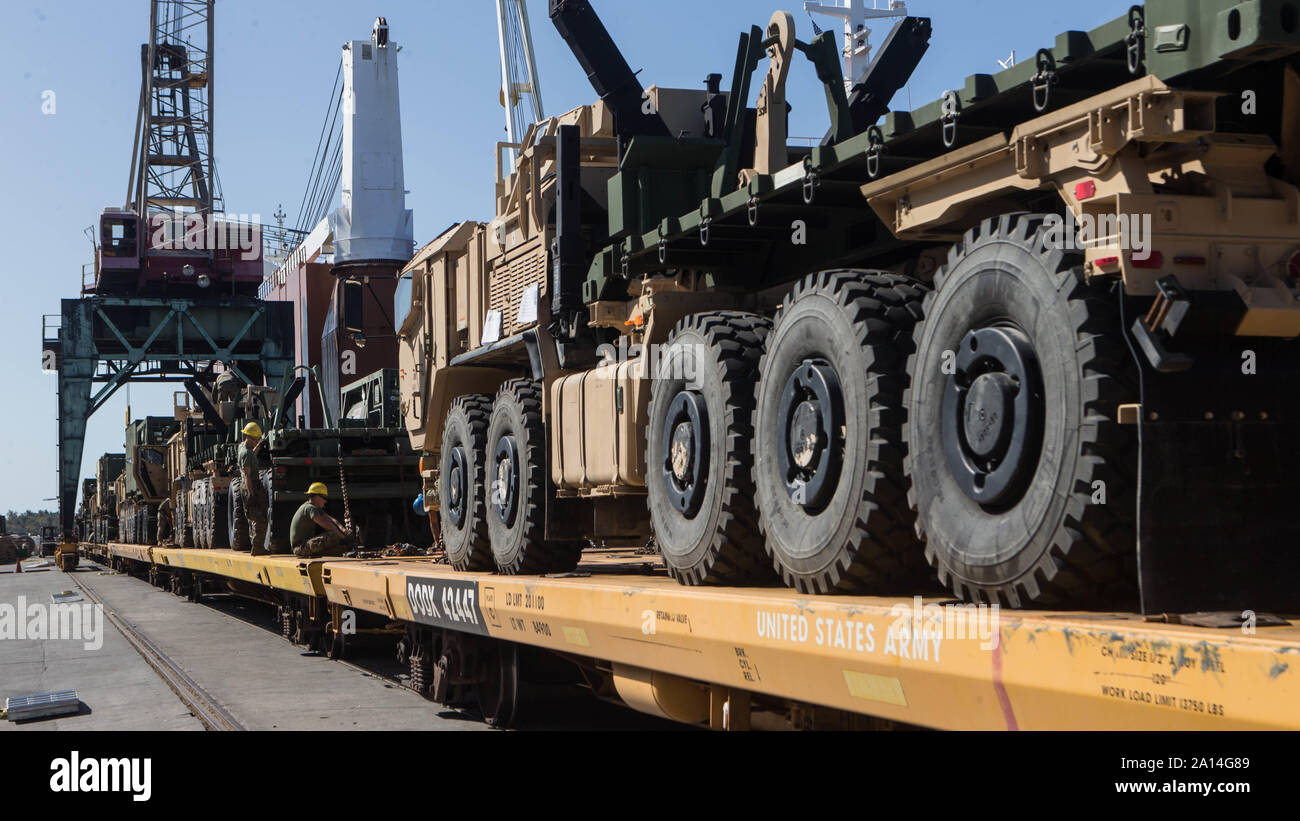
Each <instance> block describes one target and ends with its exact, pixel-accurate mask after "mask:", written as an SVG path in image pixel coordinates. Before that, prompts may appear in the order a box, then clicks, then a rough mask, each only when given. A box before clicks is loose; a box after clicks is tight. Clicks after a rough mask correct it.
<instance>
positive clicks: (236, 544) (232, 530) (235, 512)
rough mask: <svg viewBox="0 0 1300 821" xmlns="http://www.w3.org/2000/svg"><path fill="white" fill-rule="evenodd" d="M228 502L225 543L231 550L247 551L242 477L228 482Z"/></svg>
mask: <svg viewBox="0 0 1300 821" xmlns="http://www.w3.org/2000/svg"><path fill="white" fill-rule="evenodd" d="M227 499H228V500H229V502H228V503H227V505H226V521H225V526H226V543H227V544H229V545H230V549H231V550H240V551H248V550H250V549H251V545H250V544H249V539H248V513H247V512H246V511H245V510H244V478H243V477H242V476H238V477H236V478H235V479H234V480H233V481H231V483H230V495H229V496H228V497H227Z"/></svg>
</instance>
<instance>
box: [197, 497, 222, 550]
mask: <svg viewBox="0 0 1300 821" xmlns="http://www.w3.org/2000/svg"><path fill="white" fill-rule="evenodd" d="M229 504H230V494H217V493H216V492H213V493H212V494H211V495H210V496H209V497H208V501H207V504H205V505H204V506H203V513H202V519H201V521H199V522H196V523H195V526H196V527H200V528H202V529H203V546H204V547H206V548H208V549H210V550H221V549H225V548H227V547H229V546H230V542H229V540H228V539H227V538H226V534H227V530H228V524H227V519H228V517H229V513H228V512H227V510H228V508H227V506H228V505H229Z"/></svg>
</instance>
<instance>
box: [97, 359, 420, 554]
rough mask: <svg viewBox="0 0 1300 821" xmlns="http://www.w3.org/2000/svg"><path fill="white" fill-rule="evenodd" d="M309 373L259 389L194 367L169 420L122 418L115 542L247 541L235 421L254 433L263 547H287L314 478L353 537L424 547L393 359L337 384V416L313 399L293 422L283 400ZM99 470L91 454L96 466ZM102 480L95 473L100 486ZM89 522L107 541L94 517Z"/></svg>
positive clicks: (294, 395) (415, 472) (213, 544)
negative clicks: (308, 420) (264, 517)
mask: <svg viewBox="0 0 1300 821" xmlns="http://www.w3.org/2000/svg"><path fill="white" fill-rule="evenodd" d="M299 370H305V369H299ZM309 372H310V371H309ZM307 382H308V378H307V376H298V377H296V378H292V379H289V380H286V383H285V384H284V385H281V386H278V387H266V386H255V385H245V384H243V383H242V382H241V381H240V380H239V379H238V378H237V377H236V376H235V375H234V374H233V373H223V374H219V375H218V374H211V373H208V374H201V375H199V376H198V377H197V378H195V379H193V380H190V381H188V382H187V383H186V392H185V393H180V392H177V393H176V394H174V395H173V400H172V402H173V407H174V414H173V416H172V417H171V418H167V417H150V418H149V419H146V420H136V421H134V422H132V423H131V424H130V425H129V426H128V427H127V442H128V447H127V457H126V458H127V468H128V469H127V470H126V471H125V472H124V475H123V476H121V477H118V478H117V481H116V489H115V490H114V491H112V494H113V495H115V496H116V497H117V498H119V499H122V500H124V501H123V502H122V503H120V504H119V509H120V512H119V516H120V517H121V519H122V522H123V527H122V536H121V538H122V540H123V541H126V542H128V543H135V544H176V545H179V546H182V547H199V548H227V547H234V548H236V549H241V550H248V549H250V545H249V544H248V540H247V534H248V525H247V521H248V520H247V511H246V509H245V502H244V500H245V494H244V491H243V489H242V487H241V485H242V479H241V478H240V477H239V471H238V468H237V454H238V448H239V443H240V442H241V441H242V439H243V436H242V434H241V433H240V431H241V430H242V428H243V427H244V425H245V424H246V423H248V422H256V423H257V424H258V425H259V426H260V427H261V428H262V429H263V431H264V438H263V444H262V445H261V447H260V448H259V452H260V454H261V457H262V464H263V469H262V471H261V475H260V478H261V481H262V483H263V486H264V488H265V490H266V492H267V498H268V499H269V500H270V502H271V509H270V516H269V521H268V528H267V540H266V543H265V545H264V547H265V548H266V549H268V550H270V551H272V552H277V553H285V552H288V551H289V547H290V546H289V534H288V531H289V524H290V521H291V519H292V517H293V514H294V512H295V511H296V510H297V508H298V506H299V505H301V504H302V502H303V500H304V495H303V492H304V490H305V489H306V488H307V487H308V486H309V485H311V484H312V483H313V482H324V483H325V485H326V486H327V487H328V488H329V491H330V505H331V506H332V508H333V509H334V511H333V512H334V513H335V514H336V517H337V518H338V519H339V520H340V521H343V522H345V524H350V525H352V526H354V527H355V530H356V532H357V536H358V541H359V543H360V544H361V545H362V546H365V547H367V548H371V547H373V548H375V549H382V548H385V547H388V546H391V545H394V544H411V545H415V546H417V547H425V546H428V545H429V544H430V543H431V542H432V534H431V533H430V531H429V529H428V527H427V525H426V523H425V520H424V519H423V518H422V516H421V515H420V514H417V513H416V512H415V511H413V510H412V507H411V502H412V501H413V500H414V499H415V497H416V496H417V495H418V494H419V492H420V481H419V466H418V456H416V455H415V453H414V451H413V450H412V448H411V445H410V441H409V437H408V436H407V432H406V429H405V427H403V426H402V425H401V422H400V412H399V407H398V400H399V392H398V376H397V371H396V369H393V368H387V369H383V370H380V371H377V372H376V373H374V374H371V375H370V376H367V377H364V378H362V379H359V380H356V381H355V382H353V383H351V384H349V385H347V386H345V387H344V388H343V390H342V391H341V399H342V405H341V407H343V408H345V409H346V411H347V417H346V418H344V419H340V420H338V422H337V423H335V422H334V420H333V419H332V418H330V417H329V416H328V408H329V407H330V406H331V405H332V404H333V403H325V402H324V401H323V400H322V403H321V405H322V406H323V407H325V408H326V420H325V423H326V425H325V427H323V428H309V429H303V428H298V427H295V426H294V424H293V423H294V421H295V420H294V419H293V418H292V417H293V415H292V414H289V413H286V412H285V411H284V410H282V409H285V408H292V407H293V406H294V403H295V402H296V401H297V399H298V397H299V396H300V395H301V392H302V391H303V390H304V388H305V385H306V384H307ZM316 384H317V386H318V389H320V388H319V386H320V383H319V381H318V382H317V383H316ZM133 443H134V444H133ZM107 458H108V457H107V456H105V459H107ZM109 472H111V471H110V469H109V468H108V467H107V466H105V465H103V460H101V471H100V474H101V475H107V474H108V473H109ZM105 487H106V485H105V484H104V482H103V480H100V481H99V483H98V488H100V489H103V488H105ZM100 492H101V494H104V493H105V492H106V491H103V490H101V491H100ZM101 504H103V503H102V502H101ZM99 529H100V531H102V532H103V536H102V537H103V538H104V539H105V540H106V541H111V540H112V539H113V537H112V536H109V535H108V532H107V531H108V528H107V526H106V525H105V524H104V523H102V522H101V523H100V525H99Z"/></svg>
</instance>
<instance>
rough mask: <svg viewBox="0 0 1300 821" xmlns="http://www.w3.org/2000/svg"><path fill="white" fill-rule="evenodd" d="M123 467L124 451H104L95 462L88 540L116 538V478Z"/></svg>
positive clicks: (110, 539) (101, 541)
mask: <svg viewBox="0 0 1300 821" xmlns="http://www.w3.org/2000/svg"><path fill="white" fill-rule="evenodd" d="M125 467H126V454H125V453H105V454H104V455H103V456H101V457H99V460H98V461H97V462H96V464H95V496H94V499H93V501H92V504H91V519H92V521H91V529H90V532H89V533H88V534H87V535H86V538H87V539H88V540H89V541H92V542H95V543H96V544H107V543H109V542H115V541H117V539H118V528H117V526H118V518H117V516H118V510H117V500H118V498H119V497H118V495H117V480H118V478H119V477H121V476H122V472H123V470H124V469H125Z"/></svg>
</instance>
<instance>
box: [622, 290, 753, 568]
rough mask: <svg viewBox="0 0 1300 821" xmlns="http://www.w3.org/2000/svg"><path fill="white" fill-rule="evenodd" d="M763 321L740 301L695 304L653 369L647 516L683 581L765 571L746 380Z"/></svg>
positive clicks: (663, 552)
mask: <svg viewBox="0 0 1300 821" xmlns="http://www.w3.org/2000/svg"><path fill="white" fill-rule="evenodd" d="M769 330H771V323H770V322H769V321H768V320H767V319H766V318H764V317H761V316H757V315H755V314H747V313H742V312H739V311H714V312H710V313H701V314H693V315H691V316H688V317H686V318H684V319H682V320H681V321H680V322H678V323H677V325H676V327H675V328H673V333H672V336H671V337H670V338H669V341H668V345H667V346H666V350H665V353H664V354H663V355H662V356H660V357H659V358H658V359H659V362H658V364H657V367H658V368H660V372H659V373H656V374H652V375H651V393H650V410H649V423H648V425H647V428H646V490H647V495H648V503H649V506H650V523H651V526H652V527H653V529H654V535H655V542H656V544H657V545H658V546H659V551H660V554H661V555H662V556H663V560H664V565H665V566H666V567H667V568H668V572H669V574H670V575H672V576H673V578H675V579H677V580H678V581H679V582H682V583H683V584H690V585H700V584H738V583H745V582H752V581H761V580H764V579H766V578H769V577H770V576H771V571H770V569H768V565H767V562H766V561H765V560H764V557H763V549H762V546H761V544H760V542H761V539H760V537H759V533H758V512H757V511H756V510H755V508H754V480H753V454H752V452H751V450H750V440H751V439H752V438H753V411H754V382H755V380H756V379H757V378H758V363H759V359H760V358H761V357H762V355H763V343H764V340H766V339H767V335H768V331H769Z"/></svg>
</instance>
